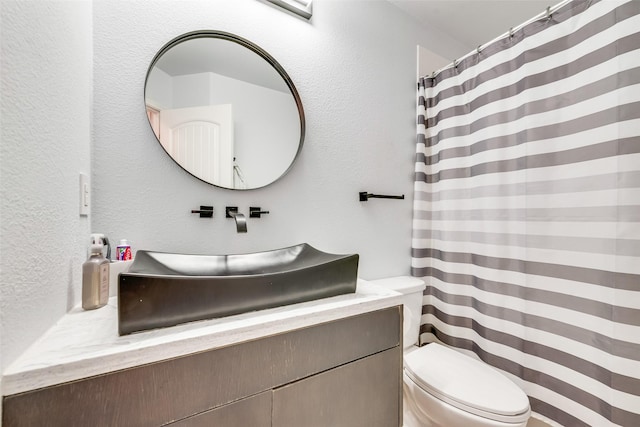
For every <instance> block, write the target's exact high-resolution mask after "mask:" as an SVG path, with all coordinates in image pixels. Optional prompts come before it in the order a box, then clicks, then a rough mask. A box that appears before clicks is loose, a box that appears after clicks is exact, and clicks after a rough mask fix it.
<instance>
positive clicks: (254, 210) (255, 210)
mask: <svg viewBox="0 0 640 427" xmlns="http://www.w3.org/2000/svg"><path fill="white" fill-rule="evenodd" d="M261 209H262V208H259V207H250V208H249V218H260V217H261V216H262V215H265V214H268V213H269V211H263V210H261Z"/></svg>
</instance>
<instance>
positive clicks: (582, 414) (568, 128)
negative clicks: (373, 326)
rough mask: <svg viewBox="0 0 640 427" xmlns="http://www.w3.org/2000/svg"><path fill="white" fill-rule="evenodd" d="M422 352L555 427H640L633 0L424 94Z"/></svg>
mask: <svg viewBox="0 0 640 427" xmlns="http://www.w3.org/2000/svg"><path fill="white" fill-rule="evenodd" d="M418 104H419V105H418V140H417V157H416V169H415V171H416V174H415V176H416V180H415V181H416V182H415V196H414V197H415V200H414V221H413V230H414V231H413V242H412V246H413V247H412V274H413V275H414V276H418V277H424V278H425V281H426V283H427V285H428V286H427V289H426V291H425V296H424V303H423V304H424V305H423V315H422V322H421V323H422V325H421V342H422V343H428V342H431V341H440V342H443V343H445V344H448V345H451V346H454V347H457V348H460V349H462V350H463V351H469V352H473V353H475V354H476V355H477V356H478V357H479V358H481V359H482V360H484V361H485V362H487V363H489V364H490V365H493V366H495V367H497V368H499V369H500V370H502V371H503V372H505V373H506V374H507V375H508V376H509V377H510V378H512V379H513V380H514V381H515V382H516V383H517V384H518V385H519V386H521V387H522V389H523V390H524V391H525V392H526V393H527V395H528V396H529V398H530V402H531V406H532V410H533V411H534V413H535V414H534V415H537V416H538V417H539V418H542V419H544V420H546V421H548V422H550V423H551V424H552V425H561V426H568V427H574V426H596V427H599V426H613V425H619V426H626V427H638V426H640V1H638V0H632V1H618V0H603V1H597V0H592V1H586V0H585V1H580V0H575V1H572V2H570V3H568V4H566V5H564V6H562V7H561V8H560V9H559V10H558V11H556V12H555V13H553V14H552V15H551V17H550V19H547V18H546V17H545V18H543V19H541V20H538V21H536V22H532V23H530V24H528V25H526V26H524V27H523V28H522V29H520V30H518V31H516V32H515V33H513V34H512V35H511V36H508V37H505V38H504V39H501V40H499V41H495V42H493V43H492V44H490V45H488V46H487V47H486V48H485V49H483V50H481V51H480V52H479V53H477V52H474V53H473V54H472V55H469V56H467V57H466V58H465V59H463V60H462V61H460V62H459V63H458V64H457V66H455V67H451V68H449V69H446V70H444V71H442V72H440V73H439V74H437V75H436V76H435V77H433V78H432V77H431V76H429V77H425V78H423V79H421V80H420V84H419V103H418Z"/></svg>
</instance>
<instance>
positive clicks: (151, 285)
mask: <svg viewBox="0 0 640 427" xmlns="http://www.w3.org/2000/svg"><path fill="white" fill-rule="evenodd" d="M358 258H359V257H358V255H357V254H352V255H335V254H329V253H325V252H322V251H319V250H317V249H315V248H313V247H311V246H309V245H308V244H306V243H303V244H300V245H296V246H291V247H288V248H283V249H276V250H272V251H266V252H256V253H249V254H238V255H188V254H175V253H165V252H152V251H144V250H139V251H137V252H136V257H135V260H134V261H133V263H132V264H131V267H130V268H129V271H128V272H126V273H121V274H120V276H119V277H118V331H119V333H120V335H126V334H130V333H132V332H139V331H145V330H149V329H155V328H162V327H167V326H173V325H177V324H180V323H185V322H191V321H194V320H204V319H212V318H216V317H224V316H230V315H233V314H239V313H245V312H248V311H254V310H262V309H265V308H273V307H279V306H283V305H288V304H295V303H299V302H305V301H311V300H316V299H320V298H327V297H332V296H336V295H341V294H347V293H353V292H355V290H356V280H357V272H358Z"/></svg>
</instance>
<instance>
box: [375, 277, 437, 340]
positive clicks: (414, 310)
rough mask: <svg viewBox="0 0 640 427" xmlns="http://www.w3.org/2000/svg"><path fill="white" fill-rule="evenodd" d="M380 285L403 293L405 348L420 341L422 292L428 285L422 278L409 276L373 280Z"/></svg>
mask: <svg viewBox="0 0 640 427" xmlns="http://www.w3.org/2000/svg"><path fill="white" fill-rule="evenodd" d="M371 283H374V284H376V285H378V286H383V287H385V288H387V289H392V290H394V291H396V292H399V293H401V294H402V295H403V298H402V304H403V305H404V324H403V332H404V336H403V341H404V348H405V349H406V348H409V347H411V346H413V345H415V344H417V343H418V336H419V335H420V318H421V317H422V294H423V292H424V289H425V287H426V285H425V283H424V282H423V281H422V279H418V278H417V277H409V276H398V277H389V278H386V279H378V280H371Z"/></svg>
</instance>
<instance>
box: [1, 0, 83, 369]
mask: <svg viewBox="0 0 640 427" xmlns="http://www.w3.org/2000/svg"><path fill="white" fill-rule="evenodd" d="M0 16H1V18H0V19H1V28H2V38H1V41H0V43H1V47H2V64H1V70H0V84H1V90H0V92H1V93H2V98H1V101H0V103H1V108H2V110H1V111H2V112H1V126H0V129H1V131H0V132H1V139H2V144H1V145H0V179H1V185H0V219H1V222H0V274H1V276H0V301H1V302H0V313H1V314H0V316H1V322H0V323H1V325H2V326H1V329H0V336H1V345H2V351H1V352H0V354H1V357H2V367H3V368H5V367H6V366H8V364H9V363H10V362H11V361H12V360H13V359H15V357H17V356H18V355H19V354H20V353H21V352H22V351H23V350H24V349H25V348H26V347H27V346H28V345H29V344H30V343H31V342H32V341H33V340H35V339H36V338H37V337H38V336H40V335H41V334H42V333H43V332H44V331H45V330H46V329H48V328H49V327H50V326H51V325H52V324H53V323H55V321H56V320H58V318H60V317H61V316H62V315H63V314H64V313H65V312H66V311H67V310H68V308H70V307H71V306H73V305H75V303H77V302H78V301H79V298H80V292H81V264H82V262H83V261H84V259H85V258H86V247H87V240H88V234H89V219H88V218H87V217H83V218H81V217H79V214H78V209H79V205H78V203H79V202H78V199H79V197H78V193H79V190H78V174H79V172H81V171H82V172H85V173H87V174H89V173H90V140H91V120H90V113H91V89H92V88H91V81H92V41H91V38H92V5H91V2H89V1H74V2H62V1H48V2H41V1H38V2H36V1H6V0H3V1H2V2H1V3H0Z"/></svg>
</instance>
